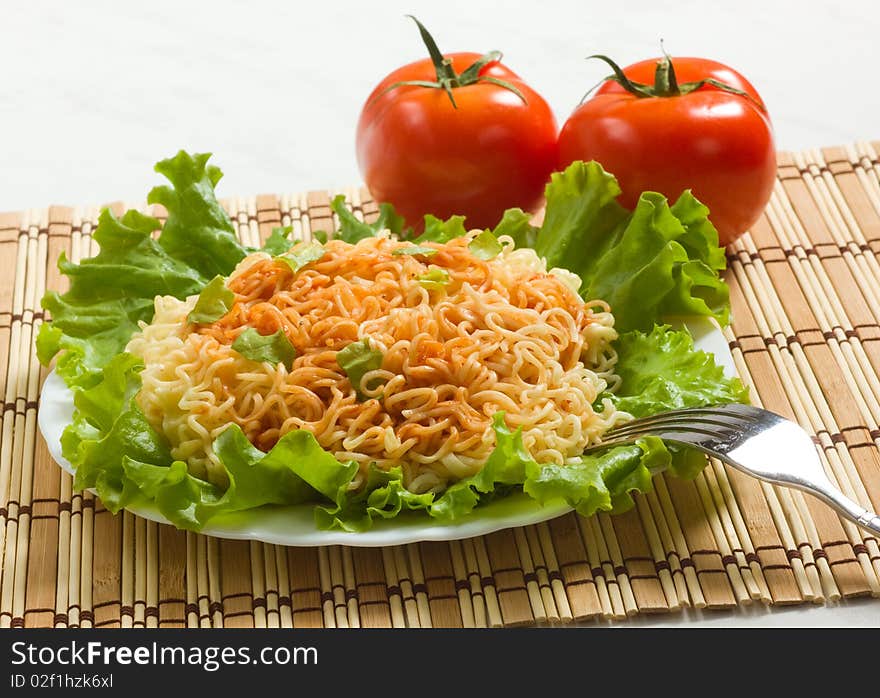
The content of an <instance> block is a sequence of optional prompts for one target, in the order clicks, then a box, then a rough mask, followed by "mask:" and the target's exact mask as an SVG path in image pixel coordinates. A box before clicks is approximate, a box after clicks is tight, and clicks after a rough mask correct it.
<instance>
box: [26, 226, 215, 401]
mask: <svg viewBox="0 0 880 698" xmlns="http://www.w3.org/2000/svg"><path fill="white" fill-rule="evenodd" d="M159 227H160V223H159V221H158V220H156V219H155V218H150V217H149V216H145V215H143V214H141V213H138V212H137V211H128V212H127V213H126V214H125V215H124V216H122V218H117V217H116V216H115V215H113V213H112V212H111V211H110V210H109V209H104V210H103V211H102V212H101V215H100V217H99V219H98V227H97V229H96V230H95V233H94V237H95V239H96V240H97V241H98V243H99V245H100V248H101V249H100V252H99V253H98V254H97V256H95V257H92V258H89V259H84V260H83V261H82V262H81V263H80V264H73V263H71V262H68V261H67V257H66V256H65V255H64V253H62V254H61V257H60V259H59V260H58V268H59V269H60V270H61V273H63V274H65V275H66V276H67V277H68V278H69V279H70V289H69V290H68V291H67V293H64V294H59V293H57V292H55V291H50V292H48V293H47V294H46V295H45V296H43V299H42V306H43V308H45V309H46V310H47V311H49V313H51V317H52V321H51V323H44V324H43V325H42V326H41V328H40V334H39V336H38V338H37V352H38V357H39V359H40V361H41V362H43V363H44V364H48V363H49V362H50V361H51V360H52V358H53V357H54V356H55V355H56V354H58V353H59V352H63V355H62V356H61V357H60V359H59V361H58V364H57V370H58V373H59V375H61V377H62V378H64V379H65V381H67V383H68V385H71V386H73V385H84V384H89V383H93V382H94V381H95V380H97V379H98V376H99V375H100V369H101V368H102V367H103V366H105V365H106V364H107V363H108V362H109V361H110V359H111V358H113V357H114V356H115V355H116V354H118V353H120V352H121V351H122V350H123V349H124V348H125V345H126V344H127V343H128V340H129V339H130V338H131V335H132V334H133V333H134V332H136V331H137V329H138V322H141V321H144V322H149V320H151V319H152V317H153V310H154V305H153V302H154V298H155V297H156V296H159V295H172V296H176V297H178V298H184V297H186V296H188V295H191V294H194V293H198V292H199V291H201V289H202V287H203V286H204V285H205V284H206V283H207V281H208V279H207V278H206V277H204V276H202V275H201V274H200V273H199V272H198V271H197V270H196V269H193V268H192V267H190V266H188V265H187V264H186V263H184V262H182V261H181V260H179V259H176V258H174V257H172V256H171V255H169V254H168V253H167V252H166V251H165V250H164V248H162V247H161V246H160V245H159V243H158V242H156V240H154V239H153V238H152V237H151V234H152V233H153V231H155V230H157V229H158V228H159Z"/></svg>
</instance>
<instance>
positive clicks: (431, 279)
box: [416, 267, 449, 291]
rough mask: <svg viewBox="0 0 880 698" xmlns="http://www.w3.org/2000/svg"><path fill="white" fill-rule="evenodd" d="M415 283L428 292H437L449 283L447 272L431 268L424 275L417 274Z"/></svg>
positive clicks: (439, 268)
mask: <svg viewBox="0 0 880 698" xmlns="http://www.w3.org/2000/svg"><path fill="white" fill-rule="evenodd" d="M416 281H418V282H419V284H420V285H421V286H423V287H424V288H426V289H428V290H429V291H439V290H441V289H443V288H446V284H448V283H449V272H448V271H446V270H445V269H443V268H441V267H431V268H430V269H428V271H427V272H425V273H424V274H419V275H418V276H417V277H416Z"/></svg>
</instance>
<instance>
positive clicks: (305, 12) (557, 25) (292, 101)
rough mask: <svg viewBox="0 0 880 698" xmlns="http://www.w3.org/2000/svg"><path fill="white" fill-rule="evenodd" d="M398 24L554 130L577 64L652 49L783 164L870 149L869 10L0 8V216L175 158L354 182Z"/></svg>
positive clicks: (874, 32)
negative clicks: (745, 86) (718, 98)
mask: <svg viewBox="0 0 880 698" xmlns="http://www.w3.org/2000/svg"><path fill="white" fill-rule="evenodd" d="M368 7H371V8H372V9H371V10H368V9H366V8H368ZM406 13H411V14H415V15H416V16H418V17H419V18H420V19H421V20H422V21H423V22H424V23H425V24H426V25H427V26H428V28H429V29H430V30H431V31H432V33H433V34H434V36H435V38H436V39H437V41H438V43H439V45H440V48H441V49H442V50H444V51H454V50H474V51H480V52H482V51H487V50H490V49H499V50H501V51H503V52H504V55H505V62H506V63H507V64H508V65H509V66H510V67H511V68H512V69H513V70H515V71H517V72H519V73H520V75H521V76H522V77H524V78H525V79H526V80H527V81H528V82H529V83H530V84H531V85H532V86H533V87H534V88H535V89H537V90H538V91H539V92H541V93H542V94H543V95H544V96H545V98H546V99H547V100H548V102H549V103H550V104H551V105H552V106H553V108H554V109H555V111H556V113H557V116H558V118H559V120H560V123H561V122H562V120H564V119H565V118H566V116H567V115H568V114H569V113H570V112H571V110H572V108H573V107H574V106H575V105H576V104H577V102H578V100H579V99H580V97H581V96H582V95H583V93H584V92H585V91H586V90H587V89H588V88H589V87H590V86H592V85H593V84H595V83H596V82H597V81H598V80H599V79H601V78H602V77H603V76H604V75H606V74H607V69H606V68H605V67H604V66H603V65H602V64H599V63H598V62H593V63H588V62H587V61H585V60H584V58H585V57H586V56H588V55H590V54H591V53H607V54H610V55H612V56H613V57H615V58H617V60H618V61H619V62H620V63H621V64H622V65H625V64H627V63H631V62H634V61H636V60H641V59H643V58H648V57H653V56H656V55H657V54H658V52H659V42H660V39H664V40H665V45H666V49H667V50H668V51H669V52H670V53H672V54H673V55H675V54H679V55H703V56H707V57H712V58H715V59H717V60H720V61H722V62H725V63H728V64H730V65H732V66H733V67H735V68H738V69H739V70H740V71H741V72H742V73H743V74H745V75H746V77H748V78H749V79H750V80H751V81H752V82H753V83H754V84H755V86H756V87H757V89H758V90H759V92H761V94H762V96H763V97H764V100H765V102H766V103H767V105H768V107H769V109H770V113H771V115H772V117H773V121H774V124H775V128H776V135H777V142H778V145H779V147H780V148H784V149H802V148H809V147H815V146H821V145H833V144H840V143H845V142H850V141H853V140H858V139H874V138H880V89H878V81H877V66H878V63H880V60H878V59H880V48H878V40H880V9H878V4H877V3H876V1H875V0H847V2H845V3H837V2H826V3H819V2H813V1H812V0H810V1H799V0H782V1H775V0H763V1H755V0H737V1H736V2H705V1H702V2H701V1H699V0H683V1H680V2H674V3H667V2H663V1H662V0H635V1H633V0H601V2H600V1H597V0H573V1H566V2H563V1H556V0H510V1H508V2H482V1H480V0H470V1H466V0H443V1H442V2H438V1H436V0H430V1H425V0H405V1H404V2H400V1H398V0H393V1H390V2H386V1H382V0H376V1H375V2H372V3H367V2H354V1H352V0H345V1H340V0H324V1H323V2H321V1H312V2H308V3H304V2H299V1H298V0H281V1H269V0H262V1H261V0H256V1H250V2H230V1H229V0H214V1H213V2H184V1H183V0H174V1H172V0H150V1H149V2H146V1H143V2H122V1H120V0H116V1H114V2H110V1H97V0H77V1H76V2H66V1H61V0H59V1H56V2H47V1H46V0H28V1H27V2H25V0H19V2H17V3H14V2H13V1H12V0H0V211H5V210H17V209H21V208H25V207H30V206H39V207H42V206H45V205H47V204H50V203H59V204H87V203H88V204H99V203H102V202H106V201H110V200H116V199H122V200H126V201H137V200H140V199H142V198H143V197H144V196H145V195H146V192H147V191H148V190H149V188H150V187H151V186H152V185H153V184H155V183H156V182H157V175H155V174H154V173H153V171H152V165H153V163H154V162H156V160H159V159H161V158H163V157H166V156H168V155H171V154H173V153H175V152H176V151H177V150H178V149H180V148H186V149H189V150H198V151H210V152H213V153H214V154H215V158H214V161H215V163H216V164H219V165H220V167H221V168H222V169H223V170H224V172H226V179H225V180H224V182H223V184H222V185H221V193H223V194H226V195H232V194H235V195H250V194H258V193H262V192H293V191H300V190H303V189H322V188H328V187H338V186H347V185H351V184H355V183H357V182H359V181H360V178H359V174H358V171H357V165H356V162H355V158H354V145H353V142H354V126H355V123H356V120H357V116H358V113H359V111H360V108H361V106H362V103H363V100H364V99H365V97H366V96H367V94H368V93H369V91H370V89H371V88H372V87H373V86H374V85H375V83H377V82H378V81H379V79H380V78H382V77H383V76H384V75H385V74H386V73H388V72H389V71H390V70H392V69H393V68H395V67H396V66H398V65H400V64H401V63H404V62H409V61H411V60H415V59H417V58H421V57H423V56H424V55H425V54H424V48H423V47H422V45H421V42H420V40H419V37H418V33H417V32H416V30H415V27H414V26H413V25H412V23H411V22H410V20H408V19H405V18H404V14H406Z"/></svg>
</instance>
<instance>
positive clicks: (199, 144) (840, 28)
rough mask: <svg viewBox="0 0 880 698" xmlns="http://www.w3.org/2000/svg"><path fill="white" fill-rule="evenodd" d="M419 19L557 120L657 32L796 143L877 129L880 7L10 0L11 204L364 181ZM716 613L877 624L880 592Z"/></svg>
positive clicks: (5, 64) (5, 175)
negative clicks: (166, 185)
mask: <svg viewBox="0 0 880 698" xmlns="http://www.w3.org/2000/svg"><path fill="white" fill-rule="evenodd" d="M368 6H370V7H372V9H371V10H367V9H366V8H367V7H368ZM406 13H411V14H415V15H417V16H418V17H419V18H420V19H421V20H422V21H423V22H424V23H425V24H426V25H427V26H428V27H429V29H430V30H431V31H432V33H433V34H434V36H435V38H436V39H437V41H438V43H439V45H440V47H441V49H442V50H444V51H455V50H474V51H479V52H483V51H487V50H490V49H499V50H502V51H503V52H504V54H505V62H506V63H507V64H508V65H509V66H510V67H511V68H512V69H513V70H515V71H517V72H518V73H520V75H521V76H522V77H523V78H525V79H526V80H527V81H528V82H529V83H530V84H531V85H532V86H533V87H534V88H535V89H536V90H538V91H539V92H541V93H542V94H543V95H544V96H545V98H546V99H547V100H548V102H549V103H550V104H551V105H552V106H553V108H554V110H555V111H556V114H557V117H558V119H559V120H560V123H561V122H562V121H563V120H564V119H565V118H566V116H567V115H568V114H569V113H570V111H571V110H572V108H573V107H574V106H575V105H576V104H577V102H578V100H579V99H580V97H581V95H582V94H583V93H584V92H585V91H586V90H587V89H588V88H589V87H590V86H592V85H593V84H595V83H596V82H597V81H598V80H599V79H600V78H601V77H603V76H604V75H605V74H606V72H607V71H606V69H605V68H604V67H603V66H602V65H600V64H598V63H593V64H590V63H587V62H586V61H585V60H584V57H585V56H587V55H589V54H591V53H607V54H610V55H611V56H613V57H615V58H616V59H617V60H618V61H619V62H620V63H621V64H622V65H625V64H627V63H631V62H634V61H636V60H641V59H643V58H648V57H653V56H656V55H657V54H658V48H659V41H660V39H661V38H662V39H664V40H665V46H666V49H667V50H668V51H669V52H670V53H671V54H673V56H674V55H676V54H678V55H702V56H706V57H711V58H715V59H717V60H720V61H722V62H725V63H728V64H729V65H731V66H733V67H735V68H737V69H739V70H740V72H742V73H743V74H744V75H745V76H746V77H747V78H749V79H750V80H751V81H752V83H753V84H754V85H755V86H756V87H757V89H758V90H759V92H761V94H762V96H763V98H764V101H765V102H766V103H767V105H768V108H769V110H770V113H771V116H772V118H773V122H774V125H775V130H776V137H777V145H778V146H779V147H780V148H781V149H805V148H811V147H818V146H822V145H834V144H841V143H846V142H850V141H854V140H869V139H878V138H880V89H878V81H877V67H878V64H880V48H878V40H880V9H878V4H877V3H876V2H875V0H848V2H846V3H831V2H828V3H814V2H802V1H795V0H781V1H773V0H763V1H760V2H756V1H754V0H738V1H736V2H723V3H710V2H700V1H698V0H688V1H682V2H675V3H664V2H661V1H660V0H637V1H628V0H616V1H614V0H611V1H609V0H602V1H601V2H597V1H596V0H575V1H571V2H561V1H558V2H557V1H553V0H515V1H510V2H503V3H502V2H478V1H477V0H472V1H471V2H467V1H462V0H443V2H437V1H436V0H431V1H430V2H427V1H424V0H408V2H398V1H396V0H395V1H393V2H379V1H378V0H377V1H376V2H374V3H371V4H369V5H368V3H366V2H353V1H351V0H347V1H345V2H342V1H339V0H337V1H331V0H326V1H325V2H310V3H300V2H297V1H296V0H286V1H269V0H263V1H251V2H247V3H245V2H230V1H228V0H222V1H221V0H214V1H213V2H183V1H182V0H177V1H171V0H150V1H149V2H139V3H133V2H119V1H117V2H109V1H105V2H101V1H98V0H78V1H77V2H61V1H58V2H48V1H46V0H31V1H29V2H23V1H22V2H19V3H13V2H11V0H0V211H6V210H17V209H21V208H26V207H43V206H46V205H47V204H51V203H58V204H99V203H102V202H106V201H110V200H117V199H122V200H126V201H139V200H141V199H143V198H144V196H145V195H146V192H147V191H148V189H149V188H150V187H151V186H153V185H154V184H156V183H157V181H158V176H157V175H156V174H155V173H153V171H152V165H153V163H154V162H155V161H156V160H158V159H160V158H163V157H166V156H169V155H171V154H173V153H174V152H176V151H177V150H178V149H180V148H186V149H188V150H195V151H210V152H213V153H214V154H215V158H214V162H215V163H216V164H218V165H220V166H221V167H222V169H223V170H224V171H225V172H226V177H225V179H224V181H223V183H222V184H221V185H220V193H221V195H250V194H257V193H261V192H284V191H286V192H293V191H300V190H303V189H323V188H328V187H337V186H346V185H351V184H355V183H358V182H359V175H358V171H357V165H356V162H355V158H354V146H353V141H354V126H355V122H356V120H357V116H358V112H359V110H360V107H361V105H362V102H363V100H364V98H365V97H366V95H367V94H368V93H369V91H370V90H371V88H372V87H373V86H374V84H375V83H376V82H378V81H379V80H380V79H381V78H382V77H383V76H384V75H385V74H386V73H387V72H389V71H390V70H392V69H393V68H395V67H396V66H398V65H400V64H401V63H405V62H409V61H411V60H415V59H417V58H421V57H422V56H423V55H424V49H423V48H422V45H421V43H420V40H419V38H418V34H417V32H416V30H415V28H414V26H413V25H412V24H411V22H410V20H407V19H405V18H404V14H406ZM676 620H677V619H670V618H662V617H661V618H657V619H654V620H651V619H646V620H642V621H640V622H639V624H641V623H650V624H657V623H667V622H670V621H672V622H676ZM701 622H703V623H708V624H713V625H714V624H723V625H733V624H750V623H758V624H761V625H843V626H846V625H871V626H880V602H876V601H874V602H868V603H853V604H847V605H844V606H840V607H837V608H834V609H833V610H829V609H812V608H808V609H803V608H799V609H796V610H792V609H789V610H774V611H772V612H768V611H766V610H765V609H763V608H756V609H753V610H751V611H749V612H747V613H741V614H735V615H730V614H722V615H713V614H709V615H708V616H705V618H704V619H703V620H702V621H701Z"/></svg>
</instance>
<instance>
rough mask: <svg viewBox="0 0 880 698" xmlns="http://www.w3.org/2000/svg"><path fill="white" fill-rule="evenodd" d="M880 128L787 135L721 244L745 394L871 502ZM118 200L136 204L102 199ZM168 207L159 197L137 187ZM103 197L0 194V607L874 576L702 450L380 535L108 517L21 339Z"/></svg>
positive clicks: (501, 602)
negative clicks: (543, 501) (542, 501)
mask: <svg viewBox="0 0 880 698" xmlns="http://www.w3.org/2000/svg"><path fill="white" fill-rule="evenodd" d="M878 149H880V143H877V142H872V143H867V142H865V143H856V144H851V145H846V146H842V147H828V148H822V149H817V150H812V151H808V152H803V153H781V154H780V158H779V179H778V182H777V186H776V188H775V191H774V194H773V197H772V199H771V202H770V204H769V205H768V207H767V210H766V212H765V214H764V216H762V218H761V220H760V221H758V223H757V224H756V225H755V226H754V227H753V229H752V230H751V231H750V233H749V234H748V235H746V236H745V237H743V238H742V239H741V240H740V241H739V242H737V243H736V244H735V245H734V246H733V247H732V248H731V249H730V250H729V261H730V269H729V272H728V274H727V278H728V280H729V282H730V286H731V300H732V305H733V317H734V319H733V322H732V324H731V326H730V327H729V328H726V329H725V336H726V338H727V340H728V342H729V344H730V347H731V351H732V353H733V355H734V360H735V363H736V366H737V370H738V372H739V374H740V375H741V377H742V378H743V380H744V381H745V382H746V383H747V384H748V385H750V386H751V388H752V395H753V398H754V401H755V403H756V404H759V405H763V406H765V407H767V408H769V409H773V410H775V411H777V412H780V413H781V414H784V415H786V416H788V417H790V418H792V419H794V420H796V421H798V422H799V423H800V424H801V425H802V426H803V427H804V428H805V429H807V430H808V431H809V432H810V433H811V434H812V435H814V438H815V441H816V444H817V447H818V450H819V453H820V456H821V460H822V463H823V466H824V467H825V469H826V471H827V472H828V475H829V477H830V478H831V479H832V480H833V481H834V482H836V483H837V484H838V486H839V487H840V488H841V489H842V490H843V491H844V492H845V493H847V494H848V495H849V496H850V497H852V498H853V499H855V500H857V501H859V502H861V503H862V504H863V505H865V506H871V507H873V508H874V509H875V510H876V509H878V508H880V427H878V423H880V378H878V370H880V260H878V257H877V254H878V253H880V157H878ZM339 193H341V194H344V195H345V196H346V198H347V199H348V201H349V203H350V204H351V205H352V206H353V208H354V212H355V215H356V216H358V217H359V218H361V219H365V220H371V219H372V218H373V217H375V215H376V214H377V210H378V209H377V206H376V204H375V202H373V201H372V200H371V199H370V196H369V193H368V192H367V191H366V190H364V189H360V188H349V189H344V190H340V191H338V192H308V193H300V194H281V195H276V194H267V195H261V196H257V197H252V198H230V199H227V200H224V202H223V203H224V205H225V206H226V207H227V209H228V211H229V213H230V216H231V218H232V220H233V222H234V223H235V225H236V228H237V230H238V233H239V236H240V238H241V239H242V241H243V242H245V243H246V244H249V245H258V244H259V243H260V242H261V241H263V240H265V239H266V238H267V237H268V236H269V234H270V233H271V231H272V228H274V227H275V226H279V225H290V226H292V228H293V231H294V234H295V235H296V236H297V237H300V238H303V239H311V235H312V231H315V230H325V231H329V230H332V228H333V226H334V217H333V212H332V210H331V209H330V205H329V204H330V200H331V197H332V196H334V195H336V194H339ZM111 207H112V208H113V210H114V211H115V212H117V213H121V212H122V211H123V210H124V209H125V208H126V207H127V206H126V205H125V204H123V203H122V202H114V203H113V204H112V205H111ZM135 207H138V208H140V209H141V210H144V211H146V212H150V213H153V214H154V215H157V216H159V217H163V216H164V211H163V210H161V208H159V207H147V206H144V205H142V204H135ZM98 213H99V209H98V208H96V207H78V208H69V207H59V206H53V207H50V208H48V209H45V210H31V211H24V212H20V213H9V214H2V215H0V261H2V262H3V263H4V265H5V268H6V269H7V270H9V273H7V274H5V275H3V276H2V277H0V366H2V369H0V390H2V391H3V393H2V394H3V413H2V418H0V421H2V423H0V627H8V626H13V627H16V626H23V625H24V626H32V627H46V626H56V627H66V626H74V627H78V626H81V627H91V626H95V627H118V626H121V627H181V626H187V627H355V628H356V627H493V626H513V625H543V624H558V623H570V622H574V621H577V622H609V621H610V622H625V621H626V619H627V618H629V617H633V616H636V615H639V614H657V613H661V614H662V613H676V612H678V611H680V610H681V609H683V608H709V609H719V610H723V609H732V608H736V607H741V606H747V605H750V604H751V605H754V604H773V605H795V604H821V603H825V602H835V601H838V600H840V599H846V598H853V597H860V596H880V545H878V543H880V541H878V540H877V538H876V537H874V536H870V535H867V534H865V532H863V531H861V530H859V529H857V528H856V527H855V526H853V525H851V524H849V523H848V522H842V521H841V520H840V519H839V518H838V517H837V516H836V515H835V514H833V513H832V512H831V511H830V510H829V509H828V508H827V507H825V506H824V505H822V504H821V503H819V502H818V501H816V500H814V499H812V498H811V497H808V496H805V495H803V494H802V493H800V492H797V491H793V490H787V489H784V488H778V487H775V486H771V485H768V484H766V483H761V482H758V481H756V480H754V479H752V478H749V477H747V476H744V475H742V474H740V473H739V472H736V471H733V470H730V469H728V468H727V467H726V466H723V465H722V464H721V463H719V462H711V463H710V464H709V466H708V467H707V468H706V470H705V471H704V472H703V473H702V474H701V475H700V476H698V477H697V478H696V479H695V480H694V481H692V482H684V481H681V480H677V479H675V478H671V477H665V476H660V477H657V478H655V489H654V491H653V492H651V493H649V494H647V495H645V496H642V497H638V498H637V501H636V506H635V508H634V509H632V510H631V511H630V512H627V513H626V514H624V515H621V516H616V517H611V516H608V515H605V514H600V515H598V516H596V517H593V518H590V519H584V518H582V517H579V516H576V515H574V514H568V515H565V516H562V517H559V518H558V519H554V520H553V521H549V522H545V523H542V524H537V525H534V526H527V527H523V528H518V529H511V530H507V531H501V532H497V533H494V534H491V535H488V536H484V537H480V538H474V539H467V540H461V541H449V542H431V543H418V544H410V545H405V546H394V547H388V548H380V549H361V548H353V547H349V546H330V547H323V548H293V547H283V546H275V545H269V544H264V543H260V542H256V541H229V540H218V539H214V538H209V537H205V536H201V535H196V534H193V533H189V532H182V531H177V530H175V529H173V528H172V527H169V526H161V525H158V524H156V523H153V522H149V521H146V520H144V519H140V518H138V517H136V516H133V515H131V514H128V513H125V514H122V515H119V516H113V515H111V514H110V513H109V512H107V511H106V510H105V509H104V507H103V506H102V505H101V503H100V502H99V501H97V500H96V499H95V498H94V497H93V496H92V495H90V494H88V493H86V494H80V493H77V492H75V491H74V490H73V487H72V479H71V478H70V477H69V476H68V475H66V474H65V473H63V472H62V471H61V470H60V469H59V468H58V467H57V466H56V465H55V464H54V462H53V461H52V460H51V457H50V456H49V453H48V450H47V448H46V445H45V443H44V442H43V441H42V438H41V437H40V436H39V434H38V433H37V428H36V411H37V407H38V399H39V388H40V385H41V384H42V381H43V380H44V379H45V376H46V373H47V372H46V370H45V369H43V368H42V367H40V366H39V364H38V363H37V361H36V356H35V353H34V348H33V338H34V337H35V333H36V331H37V330H38V329H39V326H40V324H41V323H42V322H43V314H42V312H41V310H40V308H39V299H40V297H41V296H42V294H43V292H44V291H45V289H54V290H59V291H62V290H64V289H65V287H66V286H65V284H66V280H65V279H64V277H62V276H61V275H60V273H59V272H58V270H57V267H56V264H55V261H56V259H57V258H58V255H59V254H60V253H61V252H62V251H64V252H65V253H66V254H67V255H68V257H69V258H70V259H71V260H73V261H79V260H80V259H81V258H83V257H86V256H90V255H92V254H94V253H95V252H96V246H95V243H94V241H93V240H92V237H91V236H92V232H93V230H94V226H95V222H96V220H97V216H98Z"/></svg>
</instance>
